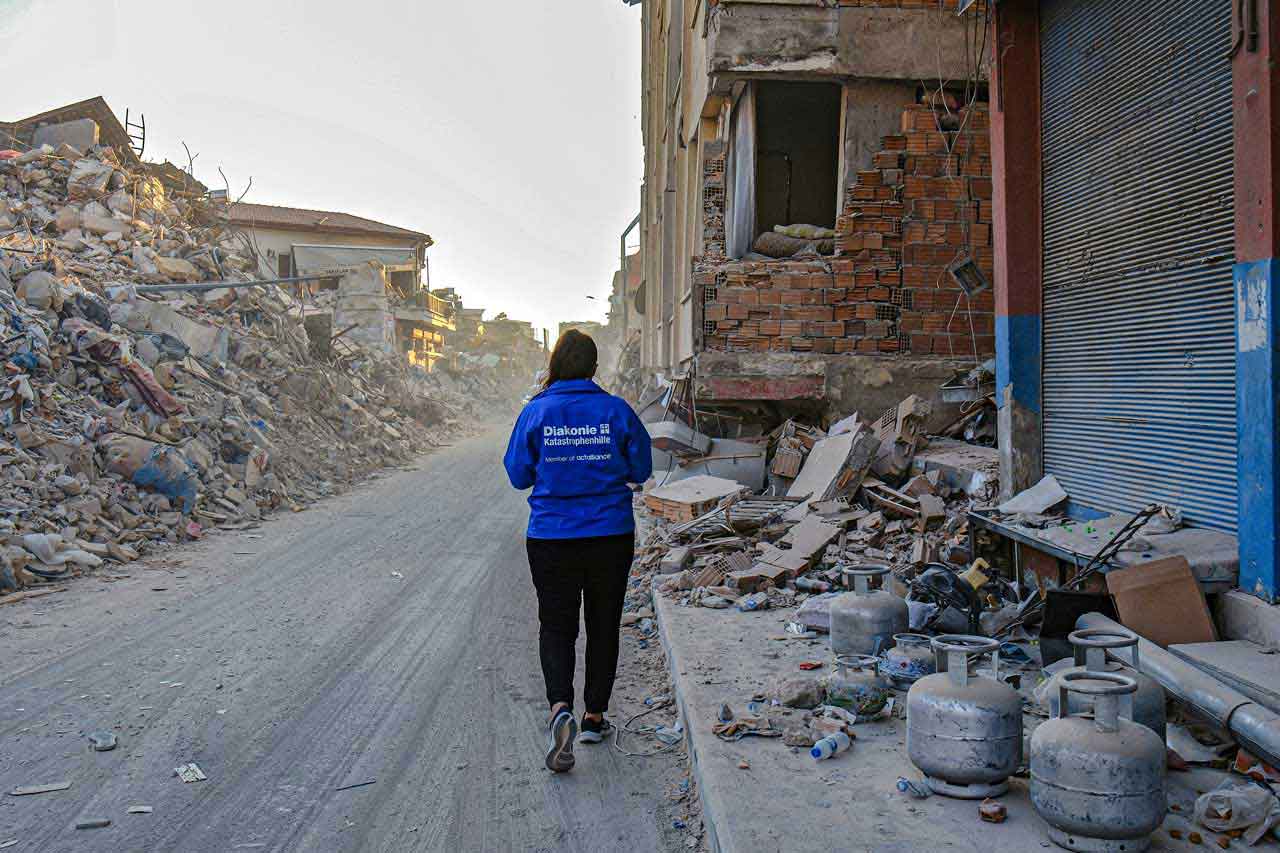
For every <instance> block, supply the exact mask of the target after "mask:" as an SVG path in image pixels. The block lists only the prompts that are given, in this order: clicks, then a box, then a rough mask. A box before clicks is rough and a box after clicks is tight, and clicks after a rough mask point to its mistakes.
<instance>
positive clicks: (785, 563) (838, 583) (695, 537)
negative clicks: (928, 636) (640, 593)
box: [640, 396, 1004, 630]
mask: <svg viewBox="0 0 1280 853" xmlns="http://www.w3.org/2000/svg"><path fill="white" fill-rule="evenodd" d="M929 413H930V407H929V405H928V404H927V403H926V402H925V401H924V400H922V399H920V398H919V397H914V396H913V397H909V398H907V399H906V400H904V401H902V403H901V404H899V405H898V406H897V407H895V408H894V409H891V410H890V411H889V412H886V413H884V414H883V415H882V416H880V417H879V418H877V419H876V420H875V421H874V422H873V423H871V424H867V423H863V422H862V421H861V420H860V419H859V417H858V416H857V415H853V416H851V417H849V418H846V419H845V420H843V421H840V422H838V423H836V424H833V425H832V426H831V429H830V431H829V432H828V431H824V430H822V429H820V428H819V427H817V426H814V425H806V424H802V423H798V422H795V421H787V422H786V423H784V424H783V425H782V426H781V427H779V428H778V429H777V430H775V431H774V433H773V435H772V437H771V441H770V446H771V448H772V452H771V459H770V464H769V487H768V489H767V490H766V491H765V492H764V493H763V494H752V493H751V492H750V490H749V489H747V488H746V487H745V486H742V485H740V484H738V483H735V482H733V481H731V480H724V479H721V478H716V477H708V476H702V477H697V478H695V479H694V480H682V481H679V482H677V483H676V484H674V485H672V486H665V487H660V488H656V489H653V490H651V491H650V492H649V493H648V494H647V495H646V497H645V499H644V503H645V505H646V507H647V508H648V509H649V510H650V511H651V512H652V513H653V514H654V516H655V517H656V518H655V522H656V523H655V526H654V527H653V529H652V530H651V531H650V533H649V536H648V539H647V541H646V542H645V544H644V546H643V548H642V549H641V555H642V556H641V560H640V570H641V571H644V570H648V569H650V568H653V569H655V570H656V571H657V572H658V573H659V574H660V577H659V579H658V580H657V582H656V583H655V588H656V589H657V590H658V591H659V592H661V593H663V594H666V595H669V596H677V597H679V598H680V600H681V602H682V603H684V604H688V605H694V606H701V607H710V608H730V607H736V608H737V609H740V610H757V609H764V608H779V607H792V606H797V605H800V610H799V618H800V621H801V623H802V624H806V620H807V627H808V628H817V629H820V630H825V629H826V623H825V620H826V618H827V616H826V610H825V608H823V607H815V606H812V604H808V605H807V603H808V602H809V600H810V599H814V600H815V603H818V602H821V603H829V600H830V598H831V597H832V595H831V594H830V593H831V592H832V590H836V589H838V588H840V587H843V586H845V585H846V579H845V577H844V570H845V569H847V568H850V567H859V566H867V565H884V566H888V567H890V568H892V570H893V576H894V584H895V585H896V586H897V587H898V588H899V590H900V591H901V593H902V594H904V595H908V596H909V597H910V598H911V599H912V602H913V615H914V616H916V617H918V624H913V627H914V628H920V629H923V628H926V627H934V626H935V623H941V624H943V625H946V626H947V627H948V628H950V629H955V630H967V629H968V628H969V627H970V626H969V625H968V621H967V620H968V617H969V615H970V612H968V611H966V612H965V613H963V614H962V615H963V616H964V618H965V620H966V621H965V622H964V623H963V624H960V625H955V624H954V622H955V620H956V619H957V615H956V614H957V611H956V609H955V608H949V607H946V606H942V603H941V602H940V601H939V597H940V596H942V595H943V594H945V593H951V594H954V593H955V589H954V588H955V586H956V584H955V583H951V582H946V581H941V580H939V576H940V573H943V572H945V574H946V575H947V576H948V577H953V578H954V577H959V572H962V571H964V570H965V569H967V568H968V567H969V566H970V564H971V562H972V554H971V552H970V550H971V546H970V544H969V536H968V533H969V531H968V524H967V521H966V517H965V514H966V512H967V511H968V509H969V508H970V507H971V506H972V505H974V504H976V503H983V502H985V501H987V500H988V499H989V498H990V497H992V495H991V494H990V493H989V490H988V486H989V484H987V485H985V486H984V488H983V490H982V492H981V493H980V494H969V493H968V492H966V491H965V490H964V489H960V488H954V487H953V486H951V485H949V484H948V483H946V482H944V480H943V478H942V477H941V475H940V472H939V471H938V470H936V469H935V470H932V471H929V472H927V473H926V472H920V471H914V470H913V462H914V460H915V455H916V452H917V451H918V450H920V449H921V448H922V447H923V446H924V445H925V444H926V443H927V441H928V439H927V437H926V436H925V435H924V432H923V425H924V422H925V420H926V419H927V417H928V416H929ZM669 426H670V425H669V424H663V425H650V432H651V433H656V434H658V435H661V436H667V435H668V433H670V432H671V431H670V430H669V429H667V427H669ZM694 435H696V433H694ZM686 484H688V485H686ZM891 484H892V485H891ZM682 487H683V488H682ZM681 501H685V502H687V505H682V504H681ZM987 592H988V593H991V592H994V593H995V594H994V596H992V595H988V596H987V598H986V599H981V600H984V601H989V600H995V601H1002V600H1003V598H1004V595H1003V594H1002V593H1001V591H999V590H994V591H992V590H988V591H987ZM972 598H973V600H974V601H978V600H980V597H979V596H978V594H977V587H975V588H974V595H973V596H972ZM981 610H982V608H980V607H975V608H973V610H972V612H973V613H975V614H980V613H981ZM975 618H978V616H977V615H975ZM914 621H915V620H913V622H914Z"/></svg>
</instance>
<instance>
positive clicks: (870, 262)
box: [694, 106, 995, 357]
mask: <svg viewBox="0 0 1280 853" xmlns="http://www.w3.org/2000/svg"><path fill="white" fill-rule="evenodd" d="M940 124H941V125H943V126H949V127H954V126H962V129H959V130H947V131H942V130H939V125H940ZM902 126H903V132H902V133H901V134H897V135H894V136H889V137H885V138H884V140H883V142H882V145H883V150H882V151H881V152H880V153H878V154H876V155H875V157H874V161H873V163H872V168H871V169H868V170H866V171H862V172H859V173H858V174H857V180H856V182H855V183H854V184H853V185H852V186H850V187H849V188H848V189H847V190H846V192H845V203H844V209H843V213H842V215H841V216H840V218H839V220H838V222H837V227H836V231H837V235H838V236H837V256H836V257H834V258H811V259H804V260H800V259H794V260H785V261H727V260H725V258H724V254H723V252H724V248H723V247H724V242H723V240H724V195H723V177H722V175H723V172H722V171H721V172H716V171H715V168H705V169H704V181H705V184H704V186H705V187H706V189H707V191H705V192H704V211H703V217H704V229H705V231H704V236H705V238H706V246H707V251H706V254H705V255H704V256H702V257H699V258H695V259H694V284H695V285H696V286H697V287H698V288H700V290H701V292H702V294H703V296H704V300H703V301H704V305H703V312H704V313H703V322H702V326H701V329H700V331H701V335H702V348H703V349H707V350H719V351H729V352H815V353H832V354H835V353H863V354H878V353H897V352H910V353H912V354H918V355H938V356H957V357H965V356H971V355H972V353H973V349H974V342H975V341H976V344H977V349H978V352H979V354H980V355H983V356H986V355H989V354H991V353H992V352H994V351H995V340H994V334H993V328H992V327H993V322H994V321H993V317H992V312H993V308H994V305H993V302H992V294H991V292H990V291H988V292H986V293H984V294H981V295H979V296H978V297H976V298H975V299H973V300H972V302H971V304H970V305H969V311H966V306H965V304H964V302H963V301H960V302H959V311H956V312H955V316H954V318H953V317H952V312H953V311H955V309H956V307H957V300H963V294H962V292H961V290H960V289H959V287H958V286H957V285H956V284H955V282H954V281H953V280H952V279H951V277H950V276H949V275H948V274H947V273H946V267H947V265H948V264H950V263H951V262H952V260H955V259H956V258H957V257H960V256H961V255H962V254H963V253H964V252H969V253H970V254H971V255H972V256H973V257H974V259H975V261H976V262H977V263H978V265H979V266H980V267H981V268H982V269H983V271H984V273H985V274H986V275H987V276H988V279H989V280H990V278H991V276H992V263H993V256H992V252H991V178H990V174H991V160H990V150H989V141H988V139H989V137H988V125H987V114H986V110H985V108H983V107H978V108H975V109H973V110H972V112H971V114H967V115H966V114H965V113H963V112H961V113H960V114H959V115H958V116H957V115H950V116H948V115H947V114H945V113H944V114H943V116H942V117H941V118H935V116H934V113H933V110H932V109H931V108H929V107H927V106H914V107H910V108H908V109H907V110H906V111H905V112H904V114H903V118H902ZM719 168H721V169H722V168H723V161H721V162H720V165H719ZM717 179H719V183H718V184H717V183H716V180H717ZM717 189H718V190H719V192H715V190H717ZM970 316H972V320H973V332H974V336H973V337H972V338H971V337H970V331H969V329H970V327H969V319H970Z"/></svg>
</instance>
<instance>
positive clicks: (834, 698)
mask: <svg viewBox="0 0 1280 853" xmlns="http://www.w3.org/2000/svg"><path fill="white" fill-rule="evenodd" d="M879 663H880V659H879V658H877V657H872V656H871V655H837V656H836V663H835V672H833V673H832V674H831V677H830V678H829V679H827V704H828V705H835V706H837V707H839V708H845V709H846V710H849V711H852V712H853V713H854V714H857V715H858V716H859V717H864V716H865V717H869V716H873V715H875V714H878V713H880V712H881V711H883V710H884V706H885V705H886V704H888V702H889V696H890V693H889V688H888V687H886V686H885V682H884V681H883V680H881V678H880V676H879V675H878V674H877V673H876V666H877V664H879Z"/></svg>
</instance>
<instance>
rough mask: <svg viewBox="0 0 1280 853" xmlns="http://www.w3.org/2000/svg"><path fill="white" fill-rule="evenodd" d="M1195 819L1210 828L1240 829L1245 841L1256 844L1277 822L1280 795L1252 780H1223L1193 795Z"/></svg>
mask: <svg viewBox="0 0 1280 853" xmlns="http://www.w3.org/2000/svg"><path fill="white" fill-rule="evenodd" d="M1195 820H1196V823H1198V824H1200V825H1201V826H1204V827H1206V828H1208V829H1212V830H1213V831H1214V832H1232V831H1235V830H1242V831H1243V836H1242V837H1243V838H1244V841H1245V843H1246V844H1250V845H1253V844H1257V843H1258V841H1260V840H1261V839H1262V838H1263V836H1265V835H1266V834H1267V833H1268V832H1270V831H1271V829H1272V828H1273V827H1275V826H1277V825H1280V798H1277V796H1276V794H1275V793H1274V792H1272V791H1271V790H1269V789H1268V788H1265V787H1262V786H1261V785H1259V784H1256V783H1246V784H1241V783H1239V782H1233V781H1227V782H1224V783H1223V784H1222V786H1221V787H1220V788H1218V789H1217V790H1215V791H1209V792H1208V793H1207V794H1201V795H1200V797H1198V798H1197V799H1196V810H1195Z"/></svg>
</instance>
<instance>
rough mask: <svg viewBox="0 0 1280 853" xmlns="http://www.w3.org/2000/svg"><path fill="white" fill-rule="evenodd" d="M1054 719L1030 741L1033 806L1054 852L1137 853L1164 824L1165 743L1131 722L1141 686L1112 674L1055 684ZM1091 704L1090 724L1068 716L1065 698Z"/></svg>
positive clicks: (1068, 677) (1076, 675)
mask: <svg viewBox="0 0 1280 853" xmlns="http://www.w3.org/2000/svg"><path fill="white" fill-rule="evenodd" d="M1058 690H1059V693H1060V694H1061V695H1060V696H1059V701H1058V713H1057V714H1056V715H1055V717H1054V719H1052V720H1049V721H1048V722H1046V723H1043V724H1042V725H1041V726H1040V727H1039V728H1037V729H1036V731H1035V734H1034V735H1032V737H1031V803H1032V805H1033V806H1034V807H1035V810H1036V813H1037V814H1039V815H1040V817H1042V818H1044V820H1045V822H1046V823H1048V824H1049V838H1050V840H1051V841H1053V843H1055V844H1057V845H1058V846H1059V847H1065V848H1066V849H1068V850H1077V851H1087V852H1088V853H1120V851H1124V853H1136V852H1137V851H1142V850H1146V849H1147V848H1148V847H1149V846H1150V844H1151V839H1150V836H1151V833H1152V832H1154V831H1155V829H1156V828H1157V827H1158V826H1160V824H1161V823H1162V822H1163V821H1164V817H1165V812H1166V811H1167V809H1168V801H1167V799H1166V797H1165V746H1164V741H1162V740H1161V739H1160V737H1159V736H1157V735H1156V733H1155V732H1153V731H1151V729H1149V728H1147V727H1146V726H1143V725H1139V724H1138V723H1135V722H1133V719H1132V716H1133V696H1134V694H1135V693H1137V691H1138V684H1137V682H1135V681H1134V680H1133V679H1132V678H1130V677H1128V676H1125V675H1120V674H1118V673H1112V672H1088V671H1084V672H1069V673H1065V674H1063V675H1062V676H1061V677H1060V681H1059V687H1058ZM1071 692H1075V693H1083V694H1086V695H1088V696H1089V697H1090V698H1091V699H1092V700H1093V709H1094V711H1093V719H1091V720H1090V719H1086V718H1084V717H1077V716H1072V715H1071V701H1070V699H1069V698H1068V695H1067V694H1068V693H1071Z"/></svg>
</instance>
